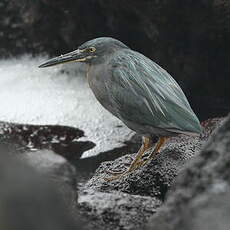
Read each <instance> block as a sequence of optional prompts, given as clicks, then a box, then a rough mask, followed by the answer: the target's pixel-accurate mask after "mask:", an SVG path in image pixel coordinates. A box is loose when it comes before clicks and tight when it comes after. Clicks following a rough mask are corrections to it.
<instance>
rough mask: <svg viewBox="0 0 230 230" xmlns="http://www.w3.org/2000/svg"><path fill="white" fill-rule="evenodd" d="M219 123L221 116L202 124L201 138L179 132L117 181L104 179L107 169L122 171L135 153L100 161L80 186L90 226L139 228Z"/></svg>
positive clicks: (107, 175) (80, 197) (82, 202)
mask: <svg viewBox="0 0 230 230" xmlns="http://www.w3.org/2000/svg"><path fill="white" fill-rule="evenodd" d="M221 122H222V119H210V120H208V121H206V122H205V123H203V126H204V131H203V134H202V135H201V136H200V137H195V138H194V137H189V136H183V135H181V136H178V137H173V138H170V139H168V142H167V144H166V145H165V147H164V148H163V149H162V151H161V153H160V154H158V155H157V157H156V158H155V159H154V160H152V161H151V162H149V163H148V164H147V165H145V166H143V167H141V168H139V169H137V170H135V171H134V172H132V173H130V174H128V175H126V176H124V177H122V178H120V179H119V180H115V181H112V182H106V181H105V180H104V178H105V177H109V176H111V175H110V174H108V173H106V172H107V171H119V170H124V169H125V168H127V167H128V166H129V164H130V162H131V161H132V159H133V158H134V156H135V154H132V155H125V156H123V157H120V158H118V159H116V160H115V161H111V162H104V163H102V164H101V166H100V167H99V168H98V169H97V170H96V172H95V174H94V176H93V177H92V178H91V179H90V180H89V181H88V182H87V183H86V184H85V185H84V186H83V187H81V188H80V190H81V192H80V195H79V202H80V206H81V210H82V215H83V216H87V218H88V220H90V223H91V225H92V226H91V228H95V227H99V226H100V227H101V226H103V227H104V228H105V229H141V227H143V224H144V223H146V221H147V220H148V219H149V217H150V214H151V210H152V214H154V213H155V212H156V211H157V210H156V209H157V208H158V206H159V205H160V204H161V203H162V202H163V201H164V200H165V196H166V193H167V191H168V189H169V188H170V187H171V185H172V184H173V182H174V179H175V177H176V176H177V175H178V174H180V172H181V170H182V169H183V168H184V167H185V165H186V164H187V163H188V162H189V160H190V159H192V158H193V157H194V156H197V155H198V153H199V151H200V149H201V147H202V146H203V145H204V144H205V142H206V141H207V139H208V137H209V136H210V135H211V134H212V132H213V130H214V129H215V128H216V127H218V126H220V124H221ZM147 204H151V205H150V206H148V205H147ZM137 207H138V209H137ZM121 210H122V211H121ZM127 210H129V211H127ZM174 212H175V210H174ZM161 229H164V228H161Z"/></svg>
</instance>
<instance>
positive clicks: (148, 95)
mask: <svg viewBox="0 0 230 230" xmlns="http://www.w3.org/2000/svg"><path fill="white" fill-rule="evenodd" d="M100 69H101V71H104V72H103V76H105V79H103V87H105V90H104V91H103V92H102V95H101V99H102V100H99V101H100V102H101V104H102V105H104V106H105V107H106V108H107V109H108V110H109V111H110V112H111V113H113V114H114V115H115V116H117V117H118V118H119V119H121V120H122V121H123V122H124V123H125V124H126V125H127V126H128V127H129V128H131V129H133V130H135V131H137V132H139V133H142V134H146V133H149V134H151V133H154V134H156V135H159V136H162V135H163V133H164V134H168V135H171V134H172V135H173V134H177V133H200V132H201V127H200V123H199V120H198V119H197V117H196V115H195V114H194V112H193V111H192V109H191V107H190V105H189V103H188V101H187V99H186V97H185V95H184V93H183V91H182V90H181V88H180V87H179V85H178V84H177V82H176V81H175V80H174V79H173V78H172V77H171V76H170V75H169V74H168V73H167V72H166V71H165V70H164V69H162V68H161V67H160V66H159V65H157V64H156V63H154V62H153V61H152V60H150V59H149V58H147V57H145V56H144V55H142V54H140V53H138V52H135V51H132V50H130V49H122V50H119V51H117V52H115V53H114V55H112V56H111V57H110V58H109V59H108V60H107V63H106V67H105V66H104V68H100ZM102 69H103V70H102ZM98 80H99V81H100V79H98ZM91 88H92V87H91ZM103 97H106V98H104V99H105V100H103ZM103 101H106V103H107V104H106V105H105V104H103ZM163 131H164V132H163ZM157 132H159V133H157Z"/></svg>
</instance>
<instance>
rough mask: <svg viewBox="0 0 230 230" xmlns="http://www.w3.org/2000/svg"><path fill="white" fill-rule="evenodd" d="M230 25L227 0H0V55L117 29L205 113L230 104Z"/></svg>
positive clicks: (64, 45)
mask: <svg viewBox="0 0 230 230" xmlns="http://www.w3.org/2000/svg"><path fill="white" fill-rule="evenodd" d="M229 25H230V3H229V1H227V0H197V1H192V0H185V1H178V0H161V1H159V0H145V1H139V0H138V1H137V0H119V1H112V0H84V1H83V0H66V1H62V0H19V1H7V0H1V2H0V28H1V30H0V56H1V57H2V58H3V57H12V56H15V55H20V54H25V53H30V54H34V55H35V54H42V53H43V54H44V53H45V54H49V55H50V56H55V55H59V54H61V53H65V52H68V51H71V50H74V49H76V48H77V47H78V45H80V44H81V43H83V42H85V41H87V40H89V39H92V38H96V37H100V36H111V37H114V38H117V39H119V40H121V41H123V42H124V43H125V44H127V45H128V46H130V47H131V48H132V49H135V50H137V51H139V52H141V53H143V54H144V55H146V56H148V57H150V58H151V59H152V60H154V61H156V62H157V63H158V64H160V65H161V66H162V67H164V68H165V69H166V70H167V71H168V72H169V73H171V75H172V76H173V77H174V78H175V79H176V80H177V81H178V82H179V84H180V85H181V86H182V88H183V90H184V91H185V93H186V95H187V97H188V98H189V101H190V102H191V104H192V107H193V108H194V110H195V112H196V113H197V114H198V116H199V118H200V119H201V120H204V119H207V118H210V117H214V116H223V115H226V114H227V112H228V111H229V108H230V100H229V98H230V90H229V63H228V62H229V56H230V54H229V51H230V50H229V49H230V48H229V47H230V46H229V38H230V36H229V34H230V29H229V28H230V26H229Z"/></svg>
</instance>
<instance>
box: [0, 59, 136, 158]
mask: <svg viewBox="0 0 230 230" xmlns="http://www.w3.org/2000/svg"><path fill="white" fill-rule="evenodd" d="M46 59H47V57H38V58H32V57H31V56H23V57H21V58H19V59H9V60H0V120H1V121H7V122H17V123H26V124H37V125H51V124H52V125H68V126H73V127H76V128H79V129H81V130H83V131H84V132H85V136H86V137H84V138H81V140H89V141H93V142H94V143H95V144H96V147H94V148H93V149H91V150H89V151H87V152H85V153H84V155H83V157H88V156H92V155H96V154H98V153H99V152H104V151H108V150H110V149H113V148H116V147H120V146H122V145H123V141H124V140H127V139H129V138H130V137H131V136H132V134H133V132H132V131H130V130H129V129H128V128H127V127H125V126H124V125H123V124H122V123H121V121H119V120H118V119H117V118H115V117H114V116H113V115H111V114H110V113H109V112H107V111H106V110H105V109H104V108H103V107H102V106H101V105H100V104H99V102H97V101H96V99H95V97H94V95H93V93H92V92H91V90H90V89H89V87H88V83H87V81H86V79H85V77H84V76H83V71H79V72H78V74H76V71H74V69H76V68H77V65H78V64H76V63H73V64H65V68H66V69H68V72H69V74H67V73H63V71H61V68H63V67H62V66H56V67H52V68H44V69H39V68H38V67H37V66H38V65H39V64H41V63H42V62H44V61H45V60H46ZM120 126H122V127H120Z"/></svg>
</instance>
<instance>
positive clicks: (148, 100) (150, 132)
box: [39, 37, 202, 181]
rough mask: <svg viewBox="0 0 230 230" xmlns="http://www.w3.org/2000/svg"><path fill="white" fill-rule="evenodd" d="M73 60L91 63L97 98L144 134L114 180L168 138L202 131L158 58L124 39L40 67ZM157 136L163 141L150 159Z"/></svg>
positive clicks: (97, 42)
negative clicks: (151, 148)
mask: <svg viewBox="0 0 230 230" xmlns="http://www.w3.org/2000/svg"><path fill="white" fill-rule="evenodd" d="M69 62H80V63H85V64H87V71H86V78H87V81H88V84H89V87H90V88H91V90H92V91H93V93H94V95H95V97H96V99H97V100H98V101H99V102H100V104H101V105H102V106H103V107H104V108H105V109H107V110H108V111H109V112H110V113H112V114H113V115H114V116H116V117H117V118H118V119H120V120H121V121H122V122H123V123H124V124H125V125H126V126H127V127H128V128H130V129H131V130H133V131H135V132H136V133H138V134H140V135H141V136H142V145H141V147H140V149H139V151H138V152H137V154H136V156H135V158H134V160H133V161H132V163H131V164H130V166H129V167H128V169H126V170H124V171H122V172H116V173H115V172H114V174H113V175H112V176H111V177H109V178H105V179H106V180H108V181H112V180H115V179H118V178H120V177H121V176H123V175H126V174H127V173H131V172H132V171H134V170H136V169H137V168H139V167H140V166H143V165H145V164H146V163H147V162H149V161H150V160H151V159H153V158H155V156H156V154H157V153H158V152H159V150H160V148H161V147H162V146H163V144H164V143H165V142H166V139H167V138H168V137H172V136H177V135H180V134H186V135H195V136H197V135H200V133H201V132H202V128H201V125H200V122H199V120H198V118H197V116H196V115H195V113H194V112H193V110H192V108H191V106H190V104H189V102H188V100H187V98H186V96H185V94H184V93H183V91H182V89H181V87H180V86H179V85H178V83H177V82H176V81H175V80H174V79H173V77H172V76H171V75H170V74H169V73H168V72H167V71H166V70H164V69H163V68H162V67H160V66H159V65H158V64H157V63H156V62H154V61H152V60H151V59H149V58H147V57H146V56H144V55H143V54H141V53H139V52H137V51H134V50H132V49H130V48H129V47H128V46H127V45H125V44H124V43H123V42H121V41H119V40H117V39H114V38H111V37H100V38H95V39H92V40H90V41H87V42H85V43H83V44H82V45H80V46H79V47H78V49H76V50H74V51H72V52H69V53H66V54H63V55H60V56H58V57H55V58H52V59H50V60H48V61H46V62H45V63H43V64H41V65H40V66H39V67H40V68H43V67H49V66H54V65H58V64H63V63H69ZM152 136H157V137H158V142H157V143H156V144H155V146H154V148H153V150H152V151H151V153H150V154H149V156H148V158H147V159H143V155H144V153H145V152H146V151H147V150H148V149H150V147H153V146H150V142H151V138H152Z"/></svg>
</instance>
